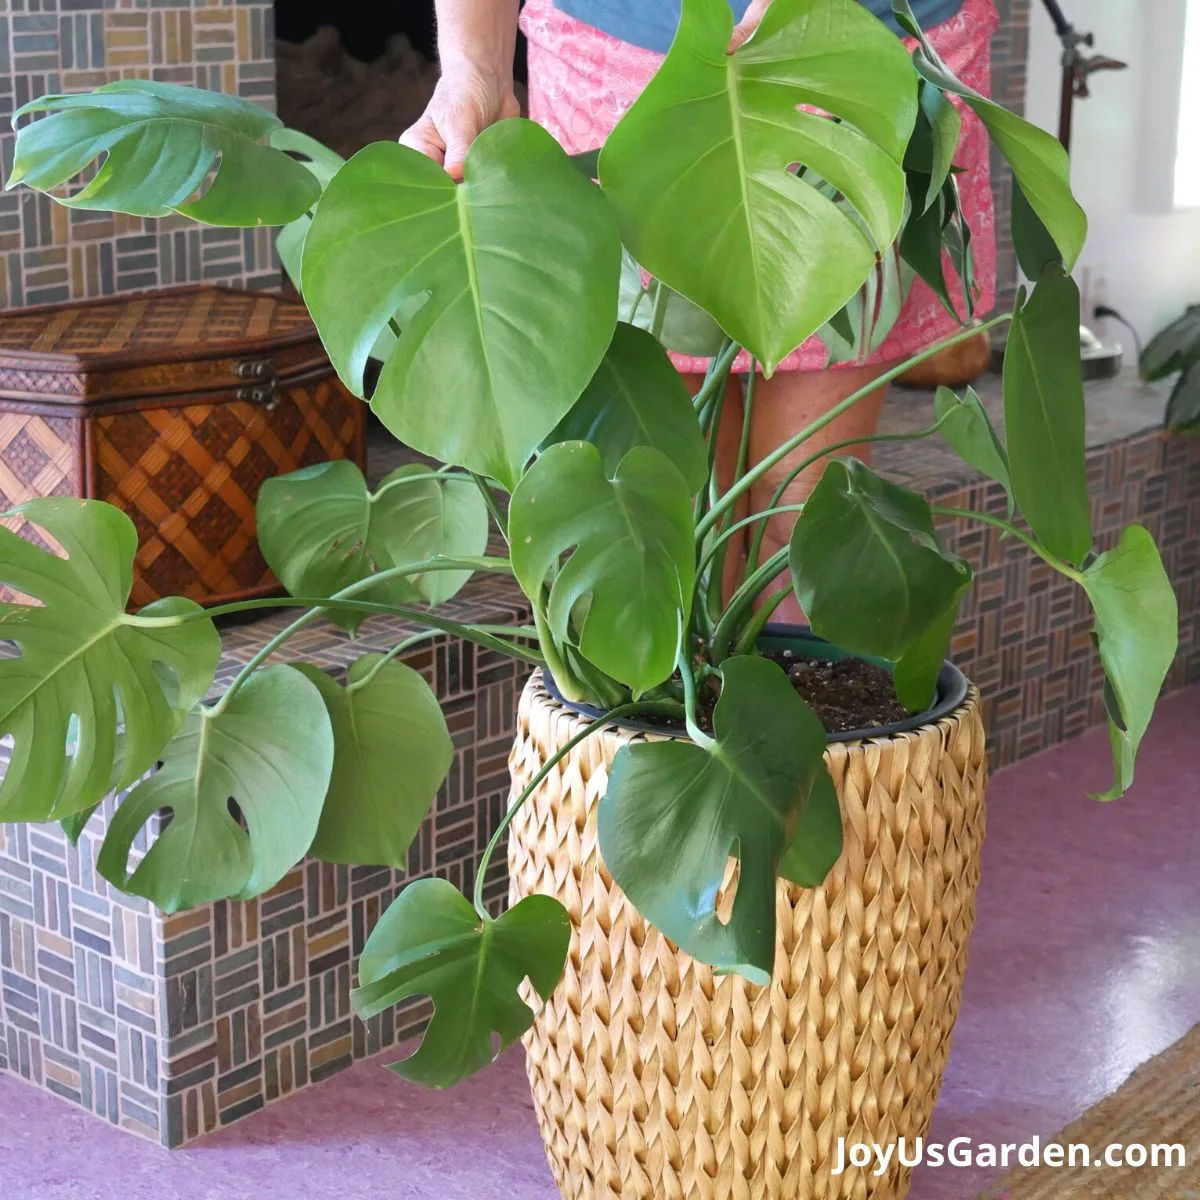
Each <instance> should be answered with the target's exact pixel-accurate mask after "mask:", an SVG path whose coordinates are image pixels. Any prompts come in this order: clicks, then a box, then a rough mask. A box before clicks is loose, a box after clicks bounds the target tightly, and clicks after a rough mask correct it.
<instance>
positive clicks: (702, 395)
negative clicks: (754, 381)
mask: <svg viewBox="0 0 1200 1200" xmlns="http://www.w3.org/2000/svg"><path fill="white" fill-rule="evenodd" d="M741 349H742V348H741V346H739V345H738V344H737V342H735V341H734V340H733V339H732V338H726V339H725V344H724V345H723V346H722V347H721V349H720V350H719V351H718V352H717V355H716V357H715V358H714V359H713V360H712V361H711V362H710V363H709V364H708V370H707V371H706V372H705V375H704V383H703V385H702V386H701V388H700V390H699V391H698V392H697V393H696V394H695V395H694V396H693V397H692V406H693V407H694V408H695V410H696V412H698V413H702V412H704V410H705V408H706V407H707V406H708V404H709V402H710V401H711V400H712V398H713V396H715V395H716V394H717V392H718V391H720V390H721V389H723V388H724V387H725V383H726V380H728V378H729V372H730V370H731V369H732V367H733V361H734V359H735V358H737V356H738V353H739V352H740V351H741Z"/></svg>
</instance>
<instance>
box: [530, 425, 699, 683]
mask: <svg viewBox="0 0 1200 1200" xmlns="http://www.w3.org/2000/svg"><path fill="white" fill-rule="evenodd" d="M694 528H695V526H694V523H693V518H692V505H691V493H690V491H689V489H688V485H687V484H686V483H685V482H684V480H683V477H682V476H681V475H680V474H679V472H678V471H677V470H676V469H675V467H674V466H673V465H672V463H671V460H670V459H669V458H667V457H666V455H664V454H661V453H659V451H657V450H654V449H652V448H651V447H649V446H637V447H635V448H634V449H632V450H630V451H629V453H628V454H626V455H625V457H624V458H623V459H622V460H621V462H620V464H619V465H618V467H617V469H616V471H615V473H614V474H613V477H612V478H611V479H609V478H608V476H607V475H606V474H605V471H604V463H603V461H602V459H601V457H600V451H599V450H597V449H596V447H595V446H593V445H591V444H590V443H588V442H562V443H560V444H559V445H557V446H551V447H550V449H549V450H547V451H546V452H545V454H543V455H542V456H541V457H540V458H539V459H538V461H537V462H536V463H535V464H534V465H533V466H532V467H531V468H530V470H529V471H528V473H527V474H526V475H525V478H524V479H522V480H521V486H520V487H518V488H517V490H516V492H515V493H514V494H513V498H512V505H511V507H510V509H509V541H510V543H511V546H512V550H511V553H512V564H513V571H514V573H515V574H516V576H517V579H518V581H519V582H520V584H521V587H522V588H523V589H524V591H525V594H526V595H527V596H529V597H531V598H532V599H533V601H534V603H535V604H539V605H540V604H541V603H542V601H541V599H540V596H541V592H542V585H543V583H545V582H547V581H551V582H550V595H549V599H548V601H547V602H546V606H545V607H546V615H547V619H548V621H549V623H550V628H551V630H552V632H553V633H554V635H555V637H557V638H559V639H560V640H561V641H564V642H572V643H574V644H575V645H577V646H578V648H579V651H580V653H581V654H583V656H584V657H585V658H586V659H587V660H588V661H589V662H591V663H593V664H594V665H595V666H597V667H599V668H600V670H602V671H604V672H606V673H607V674H609V675H611V676H612V677H613V678H614V679H617V680H620V682H621V683H624V684H627V685H628V686H629V687H631V688H633V689H634V690H635V691H638V692H641V691H645V690H646V689H648V688H651V687H654V686H655V685H656V684H659V683H662V681H663V680H664V679H666V678H667V676H668V675H670V674H671V671H672V669H673V668H674V665H675V655H676V649H677V647H678V644H679V630H680V629H681V628H682V627H683V626H684V625H686V623H687V618H688V613H689V611H690V608H691V597H692V584H693V582H694V578H695V562H696V550H695V542H694ZM568 554H569V555H570V557H568V558H566V560H565V562H564V561H562V559H563V556H564V555H568ZM576 627H577V628H576Z"/></svg>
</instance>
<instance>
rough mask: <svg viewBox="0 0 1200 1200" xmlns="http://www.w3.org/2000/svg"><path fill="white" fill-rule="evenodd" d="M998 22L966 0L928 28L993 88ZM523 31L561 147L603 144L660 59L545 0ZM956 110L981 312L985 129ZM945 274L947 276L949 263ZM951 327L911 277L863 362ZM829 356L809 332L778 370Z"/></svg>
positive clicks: (543, 108)
mask: <svg viewBox="0 0 1200 1200" xmlns="http://www.w3.org/2000/svg"><path fill="white" fill-rule="evenodd" d="M998 24H999V18H998V16H997V15H996V8H995V5H994V4H993V2H992V0H966V3H965V4H964V5H963V7H962V8H961V9H960V10H959V12H958V14H957V15H956V16H953V17H951V18H950V19H949V20H948V21H944V22H943V23H942V24H941V25H935V26H934V27H933V28H932V29H931V30H929V37H930V40H931V41H932V42H933V44H934V46H935V47H936V48H937V50H938V53H939V54H941V56H942V57H943V58H944V59H945V60H946V63H947V65H948V66H949V67H950V69H951V70H952V71H953V72H954V73H955V74H956V75H957V76H958V77H959V78H960V79H961V80H962V81H963V82H964V83H966V84H969V85H970V86H971V87H973V88H975V89H976V90H977V91H979V92H983V93H984V94H985V95H987V94H988V93H989V92H990V90H991V38H992V34H993V33H994V32H995V30H996V26H997V25H998ZM521 28H522V29H523V30H524V31H525V35H526V37H527V38H528V39H529V115H530V116H531V117H532V118H533V119H534V120H535V121H537V122H539V124H541V125H544V126H545V127H546V128H547V129H548V130H549V131H550V132H551V133H552V134H554V136H555V137H556V138H557V139H558V141H559V142H560V143H561V144H562V146H563V148H564V149H565V150H566V151H567V153H568V154H579V153H581V152H583V151H585V150H594V149H596V148H597V147H599V146H602V145H603V144H604V141H605V139H606V138H607V137H608V135H609V133H610V132H611V131H612V128H613V126H614V125H616V123H617V121H618V120H620V118H621V116H622V115H623V114H624V113H625V111H626V110H627V109H628V108H629V107H630V105H632V104H633V102H634V100H636V99H637V97H638V96H639V95H640V93H641V91H642V89H643V88H644V87H645V86H646V84H647V83H649V81H650V78H651V76H653V74H654V72H655V71H656V70H657V69H658V64H659V63H660V62H661V61H662V57H661V55H658V54H655V53H653V52H652V51H650V50H643V49H642V48H641V47H640V46H633V45H631V44H629V43H628V42H622V41H620V40H618V39H617V38H614V37H610V36H609V35H608V34H607V33H603V32H602V31H601V30H599V29H596V28H595V27H594V26H591V25H587V24H585V23H584V22H582V21H577V20H575V19H574V18H572V17H569V16H567V15H566V14H565V13H562V12H559V10H558V9H556V8H555V7H554V5H553V3H552V0H527V3H526V5H525V8H524V10H523V11H522V14H521ZM909 48H910V49H911V43H909ZM955 103H956V104H957V103H958V101H957V100H956V101H955ZM959 109H960V111H961V112H962V113H963V127H962V137H961V139H960V141H959V146H958V153H957V154H956V156H955V159H954V161H955V163H957V164H958V165H959V166H961V167H965V168H966V169H965V171H964V172H963V174H961V175H960V176H959V177H958V182H959V188H960V189H961V192H962V205H963V213H964V215H965V217H966V220H967V224H968V225H969V226H970V229H971V235H972V239H973V240H972V248H973V251H974V255H975V274H976V280H977V282H978V285H979V288H980V291H981V295H980V297H979V301H978V303H977V305H976V309H977V311H978V312H980V313H986V312H988V311H989V310H990V309H991V307H992V305H993V304H994V303H995V301H996V231H995V212H994V208H993V202H992V189H991V181H990V179H989V172H988V156H989V143H988V135H987V130H986V129H985V128H984V126H983V123H982V122H981V121H980V120H979V118H978V117H976V116H975V115H974V114H973V113H972V112H970V110H968V109H965V108H964V107H963V106H962V105H961V104H959ZM947 277H948V278H949V279H953V272H952V271H951V269H950V267H949V263H948V262H947ZM954 294H955V293H954V290H953V288H952V289H951V295H954ZM957 328H958V326H957V324H956V323H955V321H954V319H953V318H952V317H951V316H950V315H949V313H947V312H946V310H945V309H944V308H943V307H942V305H941V302H940V301H939V300H938V298H937V297H936V296H935V295H934V294H933V292H932V290H931V289H930V288H929V287H928V286H927V285H926V284H925V283H923V282H922V281H921V280H919V279H918V280H916V281H915V282H914V284H913V286H912V290H911V292H910V293H909V297H908V300H907V302H906V304H905V306H904V311H903V313H902V314H901V315H900V319H899V320H898V321H897V322H896V325H895V327H894V328H893V329H892V331H891V333H890V334H889V335H888V337H887V339H886V340H885V341H884V343H883V345H882V346H880V348H879V349H878V350H877V351H876V352H875V353H874V354H873V355H871V357H870V358H869V359H867V362H868V363H889V362H897V361H900V360H903V359H905V358H908V357H910V356H911V355H913V354H916V353H917V352H918V351H920V350H923V349H924V348H925V347H926V346H929V345H931V344H932V343H933V342H935V341H937V340H938V339H939V338H942V337H945V336H946V335H947V334H950V333H953V332H954V330H955V329H957ZM672 357H673V358H674V359H675V365H676V366H677V367H678V368H679V370H681V371H684V372H699V371H703V370H704V369H705V368H706V366H707V365H708V361H707V359H702V358H689V357H687V356H686V355H672ZM826 358H827V354H826V350H825V347H824V346H823V345H822V344H821V342H820V341H819V340H818V339H817V338H815V337H814V338H810V339H809V340H808V341H807V342H805V343H804V345H803V346H801V347H800V348H799V349H798V350H796V351H794V352H793V353H792V354H790V355H788V357H787V358H786V359H784V361H783V362H782V363H781V364H780V366H779V370H781V371H820V370H823V369H824V367H825V363H826ZM846 365H847V366H849V365H858V364H846ZM746 366H747V363H746V361H745V358H744V356H743V359H742V360H741V361H739V364H738V367H739V368H740V369H742V370H745V369H746Z"/></svg>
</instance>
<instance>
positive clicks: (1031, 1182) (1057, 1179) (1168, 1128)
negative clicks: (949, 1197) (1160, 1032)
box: [978, 1025, 1200, 1200]
mask: <svg viewBox="0 0 1200 1200" xmlns="http://www.w3.org/2000/svg"><path fill="white" fill-rule="evenodd" d="M1052 1142H1053V1143H1057V1144H1058V1145H1060V1146H1062V1147H1064V1149H1066V1148H1067V1147H1069V1146H1070V1145H1072V1144H1076V1145H1085V1146H1087V1147H1088V1151H1089V1154H1088V1158H1089V1160H1090V1161H1089V1164H1088V1165H1086V1166H1085V1165H1083V1161H1082V1159H1083V1156H1082V1154H1081V1153H1080V1154H1078V1155H1077V1157H1076V1165H1075V1166H1074V1167H1070V1166H1059V1167H1054V1166H1047V1165H1046V1163H1045V1161H1044V1160H1043V1162H1042V1164H1041V1165H1040V1166H1037V1167H1018V1168H1017V1169H1016V1170H1013V1171H1010V1172H1009V1173H1008V1174H1007V1175H1005V1176H1004V1178H1003V1179H1001V1180H1000V1181H999V1182H998V1183H996V1184H993V1185H992V1187H991V1188H989V1189H988V1190H987V1191H986V1192H984V1193H983V1195H982V1196H980V1197H979V1198H978V1200H1200V1025H1197V1026H1196V1027H1195V1028H1194V1029H1193V1030H1192V1031H1191V1033H1189V1034H1188V1035H1187V1036H1186V1037H1185V1038H1184V1039H1183V1040H1182V1041H1179V1042H1176V1043H1175V1045H1174V1046H1172V1047H1171V1048H1170V1049H1169V1050H1167V1051H1165V1052H1164V1053H1162V1054H1160V1055H1159V1056H1158V1057H1157V1058H1153V1059H1151V1060H1150V1061H1149V1062H1148V1063H1146V1064H1145V1066H1143V1067H1139V1068H1138V1070H1137V1071H1135V1072H1134V1073H1133V1074H1132V1075H1131V1076H1130V1077H1129V1078H1128V1079H1127V1080H1126V1081H1125V1083H1124V1084H1123V1085H1122V1086H1121V1088H1120V1090H1119V1091H1117V1092H1116V1093H1115V1094H1114V1095H1112V1096H1109V1097H1108V1099H1107V1100H1102V1101H1101V1102H1100V1103H1099V1104H1097V1105H1096V1106H1095V1107H1094V1108H1089V1109H1088V1110H1087V1112H1085V1113H1084V1114H1083V1116H1082V1117H1080V1118H1079V1120H1078V1121H1076V1122H1075V1123H1074V1124H1073V1125H1068V1126H1067V1128H1066V1129H1064V1130H1063V1131H1062V1132H1061V1133H1059V1134H1058V1135H1056V1136H1055V1137H1053V1138H1050V1139H1047V1141H1046V1142H1045V1143H1044V1145H1045V1144H1049V1143H1052ZM1118 1143H1119V1144H1120V1145H1121V1146H1122V1147H1125V1148H1128V1147H1130V1146H1139V1147H1145V1150H1146V1153H1147V1164H1146V1165H1145V1166H1141V1167H1136V1166H1128V1165H1120V1166H1110V1165H1109V1164H1108V1163H1105V1162H1104V1161H1103V1160H1104V1155H1105V1152H1106V1150H1107V1149H1108V1148H1109V1147H1110V1146H1113V1145H1115V1144H1118ZM1156 1145H1157V1146H1160V1147H1164V1146H1168V1145H1175V1146H1182V1147H1183V1148H1184V1150H1185V1152H1186V1161H1185V1162H1184V1164H1183V1165H1180V1164H1179V1154H1178V1152H1177V1151H1176V1152H1175V1154H1174V1163H1173V1165H1167V1155H1166V1152H1165V1150H1160V1151H1159V1165H1157V1166H1154V1165H1151V1162H1150V1158H1151V1156H1152V1154H1153V1152H1154V1147H1155V1146H1156ZM1124 1153H1125V1151H1122V1152H1121V1155H1120V1157H1123V1156H1124ZM1139 1157H1140V1151H1139V1150H1135V1151H1134V1152H1133V1158H1134V1159H1135V1160H1136V1159H1137V1158H1139ZM1097 1162H1099V1163H1100V1165H1096V1164H1097Z"/></svg>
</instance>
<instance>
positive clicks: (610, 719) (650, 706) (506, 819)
mask: <svg viewBox="0 0 1200 1200" xmlns="http://www.w3.org/2000/svg"><path fill="white" fill-rule="evenodd" d="M677 711H678V707H677V706H676V705H673V704H669V703H664V702H653V703H643V704H622V705H621V706H620V707H619V708H614V709H612V710H611V711H610V712H608V713H607V714H605V715H604V716H603V717H598V718H596V720H594V721H592V722H590V723H589V724H588V725H587V726H586V727H585V728H584V729H581V730H580V731H579V732H578V733H577V734H575V735H574V737H572V738H570V739H568V740H567V741H566V742H565V743H564V744H563V745H562V746H561V747H560V748H559V749H558V750H557V751H555V753H554V754H552V755H551V756H550V757H549V758H548V759H547V760H546V762H545V763H544V764H543V766H542V768H541V770H540V771H538V773H537V774H536V775H534V777H533V778H532V779H531V780H530V781H529V782H528V783H527V784H526V785H525V787H524V788H523V789H522V790H521V794H520V795H519V796H518V797H517V798H516V799H515V800H514V801H513V802H512V803H511V804H510V805H509V806H508V811H507V812H505V814H504V816H503V817H501V818H500V823H499V825H497V826H496V831H495V832H494V833H493V834H492V836H491V838H490V839H489V840H488V844H487V846H486V847H485V848H484V851H483V854H482V856H481V857H480V859H479V866H478V868H477V869H476V873H475V895H474V902H475V911H476V912H477V913H478V914H479V917H480V920H483V921H489V920H491V913H489V912H488V910H487V906H486V905H485V904H484V902H483V889H484V884H485V882H486V880H487V870H488V866H489V864H490V863H491V861H492V856H493V855H494V854H495V852H496V847H497V846H499V845H500V840H501V838H503V837H504V835H505V834H506V833H507V832H508V827H509V826H510V825H511V824H512V822H513V818H515V817H516V815H517V813H518V812H520V811H521V808H522V806H523V805H524V804H525V801H526V800H528V799H529V797H530V796H532V795H533V793H534V792H535V791H537V789H538V787H539V786H540V785H541V783H542V781H543V780H544V779H545V778H546V776H547V775H549V774H550V772H551V771H553V770H554V768H555V767H556V766H557V765H558V764H559V763H560V762H561V761H562V760H563V759H564V758H565V757H566V756H567V755H568V754H570V752H571V751H572V750H574V749H575V747H576V746H578V745H579V744H580V743H581V742H584V741H586V740H587V739H588V738H590V737H591V736H592V734H594V733H599V732H600V731H601V730H602V729H604V728H605V727H606V726H609V725H613V724H615V723H616V722H617V721H623V720H624V719H625V718H626V717H635V716H639V715H645V714H650V713H662V714H668V713H670V714H674V713H676V712H677Z"/></svg>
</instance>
